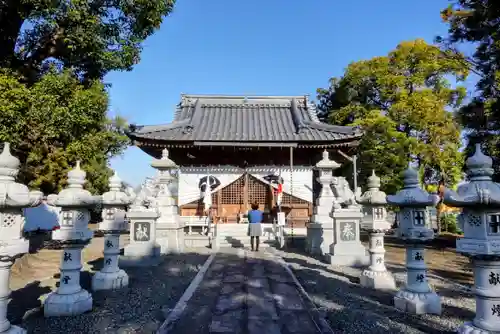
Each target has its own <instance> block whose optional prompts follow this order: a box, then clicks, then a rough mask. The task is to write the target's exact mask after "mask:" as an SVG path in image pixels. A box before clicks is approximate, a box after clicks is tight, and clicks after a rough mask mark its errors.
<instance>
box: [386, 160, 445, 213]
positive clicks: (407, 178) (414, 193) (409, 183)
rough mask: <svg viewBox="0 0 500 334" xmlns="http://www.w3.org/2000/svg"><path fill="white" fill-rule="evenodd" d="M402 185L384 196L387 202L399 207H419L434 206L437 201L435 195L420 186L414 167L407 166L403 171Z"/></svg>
mask: <svg viewBox="0 0 500 334" xmlns="http://www.w3.org/2000/svg"><path fill="white" fill-rule="evenodd" d="M403 183H404V187H403V189H401V190H400V191H398V192H397V193H396V194H394V195H388V196H387V197H386V200H387V203H388V204H391V205H397V206H399V207H417V208H418V207H421V208H425V207H428V206H435V205H436V204H437V203H438V202H439V197H438V196H437V195H430V194H429V193H428V192H427V191H425V190H423V189H422V188H420V186H419V183H418V173H417V171H416V170H415V169H413V168H411V167H408V169H407V170H405V171H404V172H403Z"/></svg>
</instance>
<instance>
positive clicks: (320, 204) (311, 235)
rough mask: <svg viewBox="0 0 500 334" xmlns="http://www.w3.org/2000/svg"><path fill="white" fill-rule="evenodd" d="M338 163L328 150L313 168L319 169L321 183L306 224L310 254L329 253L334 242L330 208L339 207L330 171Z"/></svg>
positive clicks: (337, 166)
mask: <svg viewBox="0 0 500 334" xmlns="http://www.w3.org/2000/svg"><path fill="white" fill-rule="evenodd" d="M339 167H340V165H339V164H338V163H336V162H335V161H333V160H330V158H329V156H328V151H327V150H325V151H324V152H323V159H322V160H321V161H319V162H318V163H317V164H316V166H315V168H316V169H317V170H318V171H319V177H318V178H317V180H318V182H319V183H321V192H320V194H319V196H318V198H317V199H316V203H315V205H314V211H313V215H312V217H311V222H310V223H309V224H308V225H307V239H306V247H307V249H306V251H307V252H308V253H310V254H313V255H314V254H317V255H321V256H324V255H326V254H328V253H330V245H331V244H332V243H333V242H334V232H333V220H332V218H331V217H330V213H331V212H332V208H333V207H334V206H335V207H339V208H340V205H339V204H338V203H337V201H336V198H335V196H334V194H333V191H332V188H331V187H330V184H331V183H332V180H333V176H332V171H333V170H335V169H337V168H339Z"/></svg>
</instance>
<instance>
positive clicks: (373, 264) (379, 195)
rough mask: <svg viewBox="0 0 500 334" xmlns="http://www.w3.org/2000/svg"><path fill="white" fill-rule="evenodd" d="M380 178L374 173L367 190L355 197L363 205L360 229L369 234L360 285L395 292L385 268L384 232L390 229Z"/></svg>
mask: <svg viewBox="0 0 500 334" xmlns="http://www.w3.org/2000/svg"><path fill="white" fill-rule="evenodd" d="M379 188H380V178H379V177H377V176H376V175H375V171H373V172H372V175H371V176H370V177H369V178H368V190H367V191H366V192H365V193H364V194H362V195H359V194H358V195H357V196H356V198H357V201H358V203H359V204H362V205H363V208H364V211H365V216H364V218H363V220H362V222H361V229H363V230H365V231H367V232H368V234H369V238H370V248H369V249H368V252H369V254H370V266H369V267H368V268H366V269H365V270H363V273H362V274H361V285H363V286H366V287H369V288H373V289H381V290H395V289H396V282H395V281H394V277H393V276H392V275H391V273H390V272H388V271H387V268H386V267H385V259H384V257H385V248H384V236H385V232H386V231H387V230H389V229H390V228H391V223H389V222H388V221H387V211H386V209H385V205H386V204H387V201H386V199H385V197H386V195H385V193H384V192H383V191H380V189H379Z"/></svg>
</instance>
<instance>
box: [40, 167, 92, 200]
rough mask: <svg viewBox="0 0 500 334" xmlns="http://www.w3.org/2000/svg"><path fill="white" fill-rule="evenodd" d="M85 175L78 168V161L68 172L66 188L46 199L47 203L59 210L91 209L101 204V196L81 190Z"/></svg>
mask: <svg viewBox="0 0 500 334" xmlns="http://www.w3.org/2000/svg"><path fill="white" fill-rule="evenodd" d="M86 176H87V173H85V171H83V170H82V169H81V168H80V161H77V162H76V166H75V168H73V169H72V170H70V171H69V172H68V186H67V187H66V188H65V189H63V190H61V192H60V193H59V194H57V195H55V194H52V195H49V196H48V197H47V203H48V204H49V205H53V206H59V207H61V208H65V207H68V208H78V207H84V208H92V207H94V206H96V205H97V204H99V203H100V202H101V196H93V195H92V194H91V193H90V192H89V191H88V190H85V189H83V185H84V184H85V177H86Z"/></svg>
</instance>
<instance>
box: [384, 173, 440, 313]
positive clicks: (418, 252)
mask: <svg viewBox="0 0 500 334" xmlns="http://www.w3.org/2000/svg"><path fill="white" fill-rule="evenodd" d="M403 178H404V187H403V189H402V190H400V191H399V192H397V193H396V194H395V195H389V196H387V203H388V204H391V205H396V206H398V207H399V212H398V221H399V227H398V231H397V236H398V237H399V238H400V239H401V240H403V241H404V242H405V243H406V271H407V278H406V286H405V287H404V288H402V289H401V290H399V291H398V292H397V294H396V296H395V297H394V306H395V307H396V308H397V309H399V310H402V311H406V312H408V313H413V314H424V313H431V314H441V298H440V297H439V296H438V295H437V294H436V292H435V291H433V290H432V288H431V287H430V285H429V283H428V281H427V277H426V275H427V268H426V265H425V261H424V249H425V244H426V243H427V242H429V241H431V240H432V239H434V231H433V230H432V229H430V228H429V224H430V221H429V215H428V213H427V210H428V209H427V208H428V207H429V206H435V205H436V204H437V202H438V200H439V198H438V197H437V196H435V195H430V194H429V193H428V192H426V191H425V190H423V189H422V188H420V187H419V182H418V173H417V171H416V170H414V169H413V168H411V167H409V168H408V169H407V170H406V171H404V172H403Z"/></svg>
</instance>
